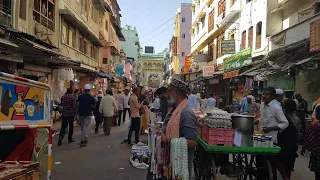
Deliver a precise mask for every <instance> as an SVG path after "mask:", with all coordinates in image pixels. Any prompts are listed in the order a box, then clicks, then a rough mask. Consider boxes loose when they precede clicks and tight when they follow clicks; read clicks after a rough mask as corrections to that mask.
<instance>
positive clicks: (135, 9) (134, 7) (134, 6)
mask: <svg viewBox="0 0 320 180" xmlns="http://www.w3.org/2000/svg"><path fill="white" fill-rule="evenodd" d="M131 1H132V4H133V9H134V11H135V12H136V15H137V18H138V20H139V21H140V17H139V14H138V11H137V8H136V5H135V3H134V0H131Z"/></svg>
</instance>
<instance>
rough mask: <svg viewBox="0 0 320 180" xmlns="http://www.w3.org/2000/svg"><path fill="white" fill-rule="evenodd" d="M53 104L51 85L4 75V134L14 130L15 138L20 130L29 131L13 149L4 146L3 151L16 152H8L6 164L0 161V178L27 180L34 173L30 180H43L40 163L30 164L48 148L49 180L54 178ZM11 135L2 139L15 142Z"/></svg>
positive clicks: (0, 84) (0, 85) (0, 126)
mask: <svg viewBox="0 0 320 180" xmlns="http://www.w3.org/2000/svg"><path fill="white" fill-rule="evenodd" d="M50 102H51V88H50V86H49V85H47V84H44V83H41V82H37V81H32V80H29V79H25V78H22V77H18V76H14V75H11V74H7V73H3V72H0V132H2V133H5V132H9V131H12V132H13V133H11V135H15V134H16V132H18V130H21V131H22V132H26V133H25V135H24V137H23V138H22V139H21V140H20V141H17V144H16V145H14V146H12V147H10V148H9V147H8V148H7V147H5V146H6V145H7V144H4V145H1V148H2V150H3V149H5V148H7V149H9V150H10V149H11V150H12V152H6V153H7V154H6V157H7V158H6V159H5V161H4V162H0V177H1V178H0V179H19V178H17V177H18V176H19V177H25V176H23V173H27V174H28V173H30V172H34V173H32V176H28V179H30V180H37V179H39V176H40V173H39V163H38V162H30V161H31V160H32V158H31V157H33V155H35V154H36V156H39V153H42V154H44V153H45V152H43V151H44V149H45V150H46V149H48V173H47V179H51V161H52V156H51V153H52V121H51V119H50ZM40 129H47V131H46V132H47V133H46V135H47V134H48V136H47V138H43V135H42V137H41V131H40ZM8 134H10V133H5V135H3V136H1V138H2V139H1V140H3V141H2V142H6V141H7V142H12V141H14V139H13V138H12V137H11V136H10V135H8ZM9 136H10V137H9ZM35 142H37V143H35ZM7 159H10V160H7ZM24 159H28V160H24ZM25 161H28V162H25ZM26 177H27V176H26Z"/></svg>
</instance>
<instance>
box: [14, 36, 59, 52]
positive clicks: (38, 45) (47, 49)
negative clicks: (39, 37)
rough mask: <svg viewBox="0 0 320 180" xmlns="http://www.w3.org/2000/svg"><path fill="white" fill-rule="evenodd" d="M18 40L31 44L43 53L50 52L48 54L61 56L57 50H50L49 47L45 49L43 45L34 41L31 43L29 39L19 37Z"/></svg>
mask: <svg viewBox="0 0 320 180" xmlns="http://www.w3.org/2000/svg"><path fill="white" fill-rule="evenodd" d="M18 39H20V40H22V41H24V42H27V43H29V44H31V45H32V46H33V47H34V48H36V49H39V50H41V51H45V52H48V53H51V54H54V55H61V54H60V53H59V52H57V51H55V50H52V49H49V48H47V47H45V46H43V45H41V44H38V43H36V42H33V41H31V40H29V39H26V38H24V37H19V38H18Z"/></svg>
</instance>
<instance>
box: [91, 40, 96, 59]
mask: <svg viewBox="0 0 320 180" xmlns="http://www.w3.org/2000/svg"><path fill="white" fill-rule="evenodd" d="M90 57H92V58H93V59H96V47H95V46H94V45H92V44H91V45H90Z"/></svg>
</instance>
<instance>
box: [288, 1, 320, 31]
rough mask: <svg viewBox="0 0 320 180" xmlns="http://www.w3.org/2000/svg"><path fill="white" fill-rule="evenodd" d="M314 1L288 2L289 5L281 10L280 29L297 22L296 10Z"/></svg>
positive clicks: (304, 8)
mask: <svg viewBox="0 0 320 180" xmlns="http://www.w3.org/2000/svg"><path fill="white" fill-rule="evenodd" d="M316 2H317V0H303V1H298V0H294V2H292V3H291V4H290V7H288V8H285V9H284V10H282V13H283V24H282V30H285V29H287V28H289V27H292V26H293V25H295V24H297V23H299V20H298V12H300V11H303V10H306V9H308V8H310V7H312V6H313V5H314V4H315V3H316Z"/></svg>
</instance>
